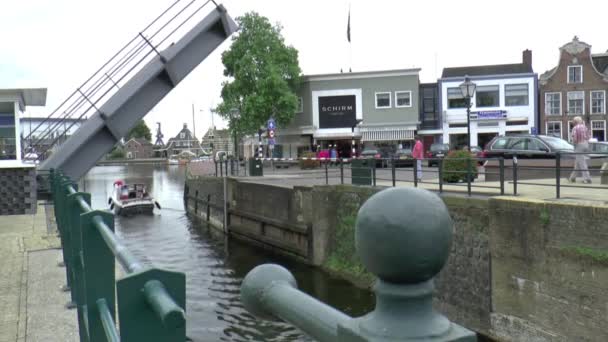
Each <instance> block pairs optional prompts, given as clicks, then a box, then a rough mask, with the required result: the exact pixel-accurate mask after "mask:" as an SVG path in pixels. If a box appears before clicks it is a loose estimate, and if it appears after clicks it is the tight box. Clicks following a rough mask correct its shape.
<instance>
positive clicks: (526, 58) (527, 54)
mask: <svg viewBox="0 0 608 342" xmlns="http://www.w3.org/2000/svg"><path fill="white" fill-rule="evenodd" d="M522 63H523V64H526V65H528V66H530V69H532V51H531V50H528V49H525V50H524V52H523V53H522Z"/></svg>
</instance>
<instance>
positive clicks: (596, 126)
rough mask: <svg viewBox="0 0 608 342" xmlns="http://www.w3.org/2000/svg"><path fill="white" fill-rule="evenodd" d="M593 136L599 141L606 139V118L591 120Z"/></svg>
mask: <svg viewBox="0 0 608 342" xmlns="http://www.w3.org/2000/svg"><path fill="white" fill-rule="evenodd" d="M591 136H592V137H593V138H595V139H597V141H606V121H605V120H591Z"/></svg>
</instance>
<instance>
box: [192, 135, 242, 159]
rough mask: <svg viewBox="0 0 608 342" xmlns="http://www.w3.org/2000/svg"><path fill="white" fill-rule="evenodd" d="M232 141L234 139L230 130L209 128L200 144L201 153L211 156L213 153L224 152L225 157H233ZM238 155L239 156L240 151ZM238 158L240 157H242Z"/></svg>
mask: <svg viewBox="0 0 608 342" xmlns="http://www.w3.org/2000/svg"><path fill="white" fill-rule="evenodd" d="M233 139H234V137H233V136H232V135H231V134H230V130H227V129H215V128H209V129H208V130H207V132H206V133H205V136H203V140H202V142H201V147H202V148H203V153H205V154H212V153H214V152H225V153H226V155H233V154H234V140H233ZM239 150H240V148H239ZM239 154H241V153H240V151H239ZM239 157H242V155H241V156H239Z"/></svg>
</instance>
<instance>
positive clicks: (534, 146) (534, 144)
mask: <svg viewBox="0 0 608 342" xmlns="http://www.w3.org/2000/svg"><path fill="white" fill-rule="evenodd" d="M527 150H528V151H546V152H549V148H548V147H547V146H546V145H545V144H543V143H542V142H541V141H540V140H538V139H528V148H527Z"/></svg>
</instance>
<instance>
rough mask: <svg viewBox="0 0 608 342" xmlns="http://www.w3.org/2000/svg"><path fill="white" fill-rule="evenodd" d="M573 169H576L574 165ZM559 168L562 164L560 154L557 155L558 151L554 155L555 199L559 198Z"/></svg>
mask: <svg viewBox="0 0 608 342" xmlns="http://www.w3.org/2000/svg"><path fill="white" fill-rule="evenodd" d="M574 165H575V168H576V163H575V164H574ZM561 167H562V162H561V154H560V153H559V151H558V152H557V153H556V154H555V198H559V197H560V187H561V184H560V181H561V177H562V176H561Z"/></svg>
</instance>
